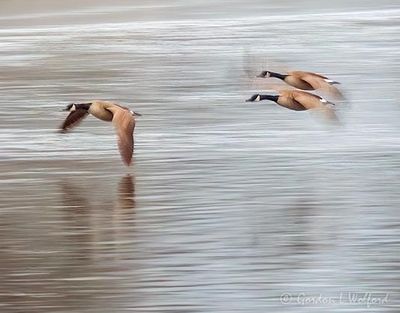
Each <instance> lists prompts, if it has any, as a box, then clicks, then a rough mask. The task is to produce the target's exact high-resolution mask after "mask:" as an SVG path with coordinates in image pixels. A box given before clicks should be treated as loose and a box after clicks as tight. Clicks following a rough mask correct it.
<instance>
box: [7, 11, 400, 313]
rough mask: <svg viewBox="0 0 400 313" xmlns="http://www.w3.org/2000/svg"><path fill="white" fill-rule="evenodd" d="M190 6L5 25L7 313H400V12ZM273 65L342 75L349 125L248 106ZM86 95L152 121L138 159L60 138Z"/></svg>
mask: <svg viewBox="0 0 400 313" xmlns="http://www.w3.org/2000/svg"><path fill="white" fill-rule="evenodd" d="M101 10H103V11H105V12H107V10H111V8H109V9H107V8H101ZM115 10H116V9H115ZM120 10H123V9H120ZM182 10H183V9H182ZM232 10H233V9H232ZM110 12H114V11H112V10H111V11H110ZM178 12H180V18H177V19H169V20H162V18H160V19H159V20H157V18H156V17H154V16H153V18H152V19H151V20H148V21H138V22H132V21H130V22H129V21H124V22H121V23H116V22H113V23H105V22H102V21H101V20H99V21H96V19H95V18H94V20H93V16H92V19H91V21H90V23H86V24H85V23H80V24H79V25H74V23H72V22H71V21H70V23H62V25H55V24H54V25H50V26H49V25H46V26H44V25H41V24H40V23H39V24H38V25H35V26H29V27H27V26H25V27H22V26H18V27H11V26H10V27H5V28H3V29H0V69H1V71H0V125H1V126H0V147H1V148H0V173H1V181H0V184H1V188H0V196H1V202H0V205H1V208H0V243H1V248H0V281H1V283H0V300H1V301H0V305H1V306H0V312H28V311H29V312H46V313H47V312H125V311H134V312H269V311H271V312H278V311H279V312H314V311H315V312H349V311H354V312H365V311H366V310H367V309H368V308H367V304H365V303H358V304H355V303H352V302H351V301H350V300H349V299H348V296H349V293H356V292H359V293H360V296H359V297H361V295H364V293H373V296H374V297H375V298H381V299H382V298H383V297H384V296H385V295H386V294H388V301H384V303H383V304H374V305H372V306H371V308H370V310H371V311H373V312H398V306H399V305H400V297H399V289H400V288H399V286H400V284H399V283H400V267H399V262H398V261H399V260H398V251H399V229H400V222H399V217H400V214H399V205H400V197H399V188H400V182H399V181H400V180H399V178H400V171H399V167H400V139H399V136H398V133H399V129H400V123H399V120H400V103H399V95H400V92H399V88H398V86H399V83H400V76H399V70H400V49H399V39H400V35H399V34H400V23H399V21H400V20H399V17H400V7H399V6H398V5H396V6H394V7H392V8H391V9H382V10H375V9H374V10H364V11H360V10H356V9H354V10H350V9H349V10H347V11H346V10H345V11H344V12H338V13H335V11H328V12H325V11H318V12H317V13H314V14H312V15H309V14H306V13H302V12H301V11H300V12H291V14H290V15H282V14H281V15H278V14H274V15H271V16H262V15H261V16H260V14H259V12H257V14H256V13H255V14H254V16H252V15H246V17H245V16H240V14H238V15H237V16H236V17H232V18H223V17H221V16H214V15H213V14H210V15H209V17H207V16H202V15H201V16H200V17H198V16H197V17H196V18H192V17H191V18H186V19H185V18H182V16H183V17H184V16H185V14H183V13H182V12H184V11H178ZM125 13H126V12H125ZM126 14H127V13H126ZM246 14H249V13H248V11H246ZM266 14H267V13H266ZM71 16H73V15H71ZM0 22H1V23H4V21H3V20H1V19H0ZM267 66H268V67H271V68H273V69H275V70H285V69H286V68H292V69H306V70H311V71H317V72H322V73H326V74H328V75H329V76H330V77H332V78H334V79H336V80H339V81H341V82H342V88H343V91H344V92H345V94H346V101H345V102H344V103H338V105H337V106H338V114H339V116H340V119H341V121H342V124H343V125H342V126H341V127H338V128H332V127H328V126H327V125H323V124H320V123H318V122H317V121H315V120H314V119H313V118H312V116H310V115H309V114H308V113H307V112H292V111H288V110H285V109H283V108H281V107H277V106H274V105H271V104H268V103H262V102H260V103H251V104H249V103H245V102H244V99H246V98H247V97H248V96H249V95H251V94H252V93H253V92H254V91H255V90H256V89H257V88H261V86H260V85H259V83H254V81H253V80H252V79H249V77H248V73H251V74H250V75H253V73H256V72H257V71H258V70H261V69H263V68H266V67H267ZM280 66H282V67H280ZM87 99H112V100H115V101H119V102H121V103H124V104H128V105H129V106H130V107H131V108H132V109H135V110H136V111H138V112H140V113H141V114H142V115H143V116H142V117H141V118H138V120H137V127H136V134H135V140H136V147H135V156H134V166H133V167H132V168H125V167H124V166H123V165H122V162H121V160H120V157H119V154H118V151H117V147H116V140H115V135H114V131H113V128H112V125H111V124H106V123H104V122H101V121H98V120H95V119H94V118H91V117H89V118H88V119H87V120H85V121H84V122H83V123H82V125H81V126H80V127H79V128H77V129H76V130H75V131H74V132H71V133H70V134H67V135H61V134H59V133H57V132H56V129H57V127H58V126H59V124H60V123H61V121H62V120H63V118H64V117H65V112H60V110H61V109H62V108H63V107H64V106H65V105H66V104H67V103H69V102H72V101H75V102H78V101H85V100H87ZM283 294H289V295H290V298H289V300H290V301H289V302H290V303H289V304H285V303H282V302H283V301H285V300H284V299H283V300H282V299H281V297H282V295H283ZM320 294H321V295H322V297H332V298H333V299H334V300H332V301H331V303H328V304H326V303H320V302H321V301H320V302H318V301H317V300H316V302H317V303H304V302H305V301H306V299H308V298H312V297H316V296H318V295H320ZM307 297H308V298H307ZM340 297H342V298H340ZM339 299H342V300H341V301H340V302H339ZM302 300H303V301H302ZM310 301H311V300H310Z"/></svg>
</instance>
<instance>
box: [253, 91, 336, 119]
mask: <svg viewBox="0 0 400 313" xmlns="http://www.w3.org/2000/svg"><path fill="white" fill-rule="evenodd" d="M262 100H270V101H274V102H276V103H277V104H279V105H280V106H283V107H285V108H288V109H290V110H294V111H304V110H312V111H314V112H317V113H320V114H321V115H322V116H323V117H324V118H325V119H327V120H329V121H338V118H337V116H336V114H335V111H334V110H333V109H332V108H331V107H330V106H328V104H331V105H334V104H333V103H332V102H329V101H328V100H326V99H324V98H322V97H320V96H317V95H314V94H312V93H309V92H306V91H300V90H282V91H280V92H279V94H278V95H261V94H255V95H253V96H251V98H250V99H247V100H246V101H247V102H256V101H262Z"/></svg>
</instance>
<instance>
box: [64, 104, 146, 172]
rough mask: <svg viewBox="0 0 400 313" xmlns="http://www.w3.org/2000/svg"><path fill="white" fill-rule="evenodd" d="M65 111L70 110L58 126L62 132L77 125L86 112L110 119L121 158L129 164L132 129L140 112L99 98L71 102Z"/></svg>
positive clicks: (132, 144) (104, 119)
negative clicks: (82, 101)
mask: <svg viewBox="0 0 400 313" xmlns="http://www.w3.org/2000/svg"><path fill="white" fill-rule="evenodd" d="M65 111H70V114H69V115H68V116H67V118H66V119H65V121H64V122H63V123H62V125H61V127H60V128H61V131H62V132H67V131H68V130H70V129H72V128H73V127H75V126H77V125H78V124H79V123H80V122H81V121H82V120H83V119H84V118H85V117H86V116H87V115H88V114H91V115H93V116H95V117H97V118H98V119H100V120H103V121H107V122H110V121H112V123H113V125H114V127H115V130H116V132H117V135H118V148H119V151H120V153H121V157H122V160H123V161H124V163H125V164H126V165H130V164H131V162H132V154H133V146H134V141H133V131H134V129H135V115H139V116H140V114H138V113H136V112H133V111H131V110H129V108H127V107H124V106H121V105H119V104H116V103H114V102H110V101H101V100H94V101H91V102H87V103H73V104H70V105H68V106H67V107H66V109H65Z"/></svg>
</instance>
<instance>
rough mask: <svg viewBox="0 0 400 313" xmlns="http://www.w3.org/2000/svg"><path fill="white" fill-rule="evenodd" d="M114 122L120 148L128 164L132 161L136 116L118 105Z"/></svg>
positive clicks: (123, 158)
mask: <svg viewBox="0 0 400 313" xmlns="http://www.w3.org/2000/svg"><path fill="white" fill-rule="evenodd" d="M112 122H113V124H114V127H115V130H116V131H117V135H118V148H119V152H120V153H121V157H122V160H123V161H124V163H125V164H126V165H130V164H131V162H132V154H133V131H134V129H135V118H134V116H133V115H132V113H131V112H130V111H129V110H125V109H123V108H121V107H116V109H115V110H114V115H113V119H112Z"/></svg>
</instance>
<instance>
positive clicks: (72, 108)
mask: <svg viewBox="0 0 400 313" xmlns="http://www.w3.org/2000/svg"><path fill="white" fill-rule="evenodd" d="M70 111H71V112H74V111H76V105H75V104H73V105H72V107H71V110H70Z"/></svg>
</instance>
